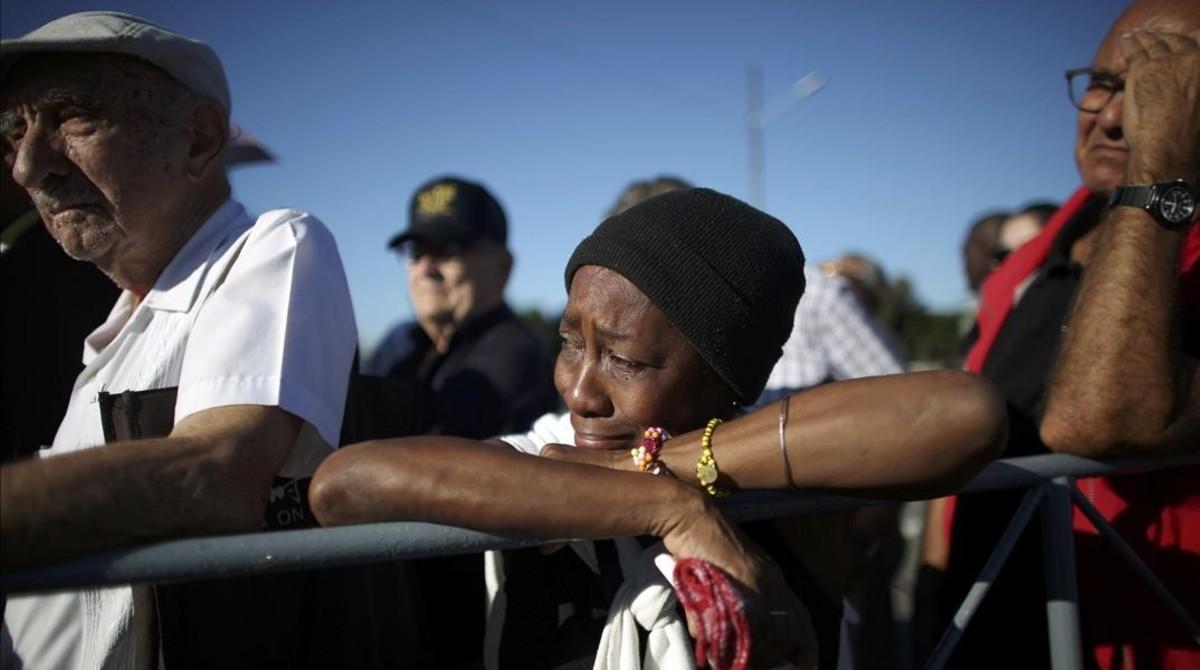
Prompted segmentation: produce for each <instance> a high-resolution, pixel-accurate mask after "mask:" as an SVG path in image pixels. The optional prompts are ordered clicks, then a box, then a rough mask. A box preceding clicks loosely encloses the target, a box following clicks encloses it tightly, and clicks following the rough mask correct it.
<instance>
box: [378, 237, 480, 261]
mask: <svg viewBox="0 0 1200 670" xmlns="http://www.w3.org/2000/svg"><path fill="white" fill-rule="evenodd" d="M468 248H470V246H469V245H466V244H463V243H461V242H433V241H429V240H409V241H408V242H405V243H404V244H402V245H400V247H399V248H398V249H396V252H397V253H398V254H400V257H401V258H403V259H405V260H407V261H409V262H410V263H415V262H417V261H419V260H421V258H422V257H424V256H429V257H430V258H431V259H432V260H435V261H445V260H449V259H451V258H458V257H459V256H462V255H463V252H465V251H466V250H467V249H468Z"/></svg>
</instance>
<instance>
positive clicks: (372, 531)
mask: <svg viewBox="0 0 1200 670" xmlns="http://www.w3.org/2000/svg"><path fill="white" fill-rule="evenodd" d="M1198 464H1200V454H1194V455H1185V456H1173V457H1168V458H1153V459H1149V458H1130V459H1119V460H1114V461H1095V460H1091V459H1087V458H1082V457H1078V456H1068V455H1064V454H1050V455H1043V456H1027V457H1022V458H1010V459H1004V460H999V461H996V462H994V463H991V464H990V465H988V466H987V467H986V468H984V469H983V470H982V471H981V472H980V473H979V474H978V475H976V476H975V477H974V478H973V479H972V480H971V481H970V482H968V483H967V484H966V485H965V486H963V487H962V488H961V489H960V492H963V493H968V492H975V491H990V490H996V489H1010V488H1029V492H1028V493H1027V494H1026V496H1025V499H1024V501H1023V502H1022V504H1021V506H1020V508H1019V509H1018V511H1017V512H1016V514H1015V515H1014V517H1013V519H1012V521H1011V522H1010V523H1009V526H1008V528H1007V529H1006V531H1005V533H1004V535H1003V536H1002V537H1001V539H1000V541H999V542H998V543H997V546H996V549H995V550H994V552H993V554H992V556H991V558H990V559H989V560H988V562H987V564H986V565H985V566H984V568H983V570H982V572H981V573H980V576H979V578H978V579H977V580H976V582H975V584H974V586H973V587H972V588H971V590H970V591H969V593H968V594H967V596H966V598H965V600H964V601H963V603H962V606H961V607H960V608H959V610H958V613H957V614H956V615H955V617H954V621H953V623H952V624H951V625H950V627H949V629H948V630H947V631H946V633H945V635H944V636H943V637H942V640H941V642H939V644H938V646H937V648H936V649H935V650H934V653H933V655H932V656H931V657H930V661H929V664H928V666H927V667H929V668H935V669H936V668H941V667H943V666H944V665H945V663H946V660H947V659H948V658H949V656H950V652H951V651H952V650H953V648H954V645H955V643H956V642H957V641H958V639H959V638H960V637H961V636H962V632H963V630H964V629H965V628H966V626H967V624H968V623H969V622H970V620H971V617H972V615H973V614H974V612H975V610H976V609H977V608H978V606H979V603H980V602H981V601H982V600H983V598H984V596H986V594H987V591H988V588H989V587H990V585H991V583H992V581H993V580H994V579H995V577H996V574H998V573H999V571H1000V568H1001V567H1002V566H1003V564H1004V561H1005V559H1006V558H1007V557H1008V554H1009V552H1011V550H1012V547H1013V545H1014V544H1015V543H1016V540H1017V538H1018V537H1019V535H1020V534H1021V531H1022V530H1023V529H1024V528H1025V526H1026V525H1027V524H1028V522H1029V520H1030V519H1031V518H1032V516H1033V513H1034V512H1035V511H1038V512H1040V514H1041V515H1042V516H1041V520H1042V529H1043V530H1042V532H1043V534H1044V541H1043V546H1045V547H1055V548H1056V550H1055V551H1047V552H1046V556H1045V558H1046V571H1047V585H1048V586H1049V588H1048V589H1047V593H1048V596H1047V616H1048V625H1049V632H1050V640H1051V656H1052V658H1051V662H1052V667H1053V668H1054V669H1055V670H1065V669H1068V668H1071V669H1073V668H1082V667H1083V661H1082V659H1083V656H1082V650H1081V647H1080V637H1079V613H1078V606H1077V597H1076V594H1075V589H1076V587H1075V557H1074V551H1073V549H1071V547H1073V543H1071V542H1069V541H1066V540H1067V539H1069V538H1070V537H1071V536H1072V532H1073V531H1072V529H1071V508H1070V505H1071V503H1074V504H1076V505H1078V506H1079V507H1080V509H1081V510H1083V512H1084V513H1085V514H1086V515H1087V516H1088V518H1089V519H1091V520H1092V522H1093V523H1094V524H1095V525H1096V527H1097V528H1098V529H1099V531H1100V534H1101V535H1102V536H1103V537H1105V538H1106V539H1108V540H1109V541H1110V542H1111V543H1112V544H1113V545H1114V547H1115V549H1116V551H1117V552H1118V553H1119V554H1120V555H1121V556H1122V557H1123V558H1124V559H1125V560H1126V561H1127V562H1129V563H1130V565H1131V566H1132V569H1133V570H1134V572H1135V574H1137V575H1138V576H1139V577H1140V578H1141V579H1142V580H1143V582H1144V583H1145V584H1146V587H1147V588H1148V589H1149V590H1150V591H1151V592H1152V593H1154V594H1155V595H1156V596H1157V597H1158V598H1159V599H1160V600H1162V601H1163V603H1164V605H1166V607H1167V608H1168V609H1169V610H1170V611H1171V612H1172V613H1173V614H1175V615H1176V617H1177V618H1179V620H1180V621H1181V623H1183V625H1184V626H1185V627H1186V628H1187V630H1188V631H1189V633H1190V634H1191V636H1192V637H1193V639H1195V640H1196V642H1197V644H1200V625H1197V623H1196V621H1195V618H1194V617H1193V616H1192V615H1191V614H1190V613H1189V612H1188V611H1187V609H1186V608H1184V606H1183V605H1182V604H1181V603H1179V601H1178V600H1177V599H1176V598H1175V597H1174V596H1173V595H1172V594H1171V593H1170V591H1168V590H1167V589H1166V588H1165V587H1164V586H1163V585H1162V583H1161V582H1159V581H1158V580H1157V578H1156V577H1154V575H1153V573H1151V571H1150V570H1149V568H1147V567H1146V565H1145V564H1144V563H1142V561H1141V560H1140V559H1139V558H1138V557H1137V555H1136V554H1135V553H1134V552H1133V550H1132V549H1131V548H1130V547H1129V546H1128V545H1127V544H1126V543H1125V542H1124V541H1123V540H1122V539H1121V538H1120V536H1119V535H1118V534H1117V533H1116V531H1115V530H1113V529H1112V528H1111V527H1110V526H1109V525H1108V524H1107V523H1105V522H1104V520H1103V518H1101V516H1100V514H1099V513H1098V512H1097V511H1096V510H1095V508H1093V507H1092V506H1091V504H1090V503H1089V502H1088V501H1087V499H1086V498H1084V497H1083V496H1082V495H1081V494H1079V492H1078V490H1077V489H1075V487H1074V486H1073V482H1074V479H1075V478H1077V477H1092V476H1098V475H1109V474H1117V473H1125V472H1135V471H1143V470H1154V469H1163V468H1170V467H1179V466H1184V465H1198ZM885 502H886V503H891V502H894V501H880V500H868V499H863V498H852V497H847V496H837V495H831V494H827V493H823V492H818V491H744V492H740V493H738V494H735V495H733V496H730V497H729V498H726V499H724V500H722V501H721V505H722V507H723V509H724V510H725V512H726V513H727V514H728V515H729V516H730V517H731V518H733V519H734V520H737V521H754V520H758V519H766V518H774V517H779V516H787V515H794V514H807V513H814V512H830V511H838V510H847V509H855V508H859V507H866V506H870V505H876V504H881V503H885ZM564 539H569V538H555V539H548V538H532V537H522V536H516V535H498V534H493V533H485V532H480V531H473V530H467V529H463V528H454V527H450V526H440V525H436V524H428V523H415V522H402V523H379V524H369V525H361V526H344V527H340V528H310V529H304V530H289V531H274V532H267V533H253V534H246V535H228V536H214V537H199V538H188V539H182V540H170V541H167V542H159V543H155V544H150V545H145V546H140V547H131V548H123V549H117V550H112V551H107V552H103V553H99V554H94V555H91V556H87V557H84V558H81V559H77V560H73V561H68V562H65V563H60V564H57V565H53V566H49V567H45V568H39V569H36V570H27V571H21V572H12V573H5V574H0V591H3V592H4V593H7V594H10V595H11V594H19V593H29V592H41V591H55V590H63V589H75V588H82V587H92V586H104V585H114V584H141V583H155V584H160V583H167V582H177V581H189V580H197V579H225V578H231V577H241V576H248V575H263V574H273V573H279V572H289V571H295V570H302V569H312V568H326V567H335V566H344V565H353V564H363V563H373V562H387V561H395V560H406V559H415V558H428V557H431V556H448V555H453V554H467V553H475V552H479V551H483V550H486V549H509V548H515V547H527V546H536V545H540V544H546V543H547V542H551V541H561V540H564ZM1064 547H1067V548H1068V550H1067V551H1064Z"/></svg>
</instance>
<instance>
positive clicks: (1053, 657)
mask: <svg viewBox="0 0 1200 670" xmlns="http://www.w3.org/2000/svg"><path fill="white" fill-rule="evenodd" d="M1071 486H1072V480H1071V478H1070V477H1055V478H1054V479H1053V480H1052V481H1051V482H1049V483H1047V484H1045V485H1044V487H1045V490H1046V497H1045V498H1044V499H1043V500H1042V506H1041V522H1042V560H1043V566H1044V568H1045V576H1046V625H1047V626H1048V628H1049V634H1050V667H1051V668H1053V669H1054V670H1081V669H1082V668H1083V647H1082V645H1081V643H1080V639H1079V586H1078V583H1077V580H1076V578H1075V532H1074V530H1073V529H1072V527H1071V494H1070V488H1071Z"/></svg>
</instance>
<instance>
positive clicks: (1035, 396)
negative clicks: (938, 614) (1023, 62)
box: [947, 0, 1200, 668]
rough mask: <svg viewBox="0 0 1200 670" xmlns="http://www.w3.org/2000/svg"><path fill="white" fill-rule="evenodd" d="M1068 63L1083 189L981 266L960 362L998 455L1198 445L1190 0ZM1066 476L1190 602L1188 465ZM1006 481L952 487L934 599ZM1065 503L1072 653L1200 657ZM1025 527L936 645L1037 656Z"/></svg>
mask: <svg viewBox="0 0 1200 670" xmlns="http://www.w3.org/2000/svg"><path fill="white" fill-rule="evenodd" d="M1067 79H1068V82H1069V93H1070V99H1071V102H1072V103H1073V104H1074V106H1075V108H1076V110H1077V127H1078V130H1077V135H1076V146H1075V158H1076V163H1077V165H1078V168H1079V173H1080V176H1081V177H1082V181H1083V187H1082V188H1081V189H1080V190H1079V191H1078V192H1077V193H1075V194H1074V195H1073V196H1072V197H1071V198H1070V199H1069V200H1068V202H1067V203H1066V204H1065V205H1064V206H1063V207H1062V208H1061V209H1060V210H1059V212H1058V213H1056V214H1055V215H1054V216H1053V217H1051V219H1050V220H1049V221H1048V222H1047V224H1046V227H1045V228H1044V230H1043V232H1042V233H1041V234H1040V235H1039V236H1038V237H1036V238H1034V239H1033V240H1031V241H1030V242H1028V243H1027V244H1026V245H1024V246H1023V247H1021V248H1020V249H1019V250H1017V251H1015V252H1014V253H1013V254H1012V255H1011V256H1010V257H1009V258H1008V259H1007V260H1006V261H1005V262H1004V264H1002V265H1001V266H1000V267H999V268H998V269H997V270H996V271H995V272H994V273H993V274H992V275H991V277H989V279H988V280H987V282H985V284H984V286H983V293H982V301H981V304H980V314H979V324H980V334H979V339H978V341H977V342H976V343H975V346H974V347H973V348H972V350H971V352H970V354H969V355H968V358H967V367H968V368H969V369H972V370H974V371H976V372H980V373H982V374H983V375H984V376H987V377H988V378H990V379H991V380H992V381H993V382H995V383H996V385H997V386H998V387H1000V389H1001V390H1002V391H1003V392H1004V393H1005V395H1006V397H1007V398H1008V401H1009V406H1010V426H1011V428H1010V439H1009V445H1008V450H1007V453H1006V455H1007V456H1023V455H1028V454H1036V453H1046V452H1047V451H1051V452H1061V453H1068V454H1077V455H1083V456H1088V457H1093V458H1101V459H1106V458H1112V457H1117V456H1129V455H1139V456H1154V455H1166V454H1173V453H1183V452H1189V451H1190V452H1195V451H1196V450H1197V449H1200V381H1198V380H1200V377H1197V376H1196V374H1195V372H1196V369H1197V359H1198V358H1200V226H1196V225H1195V220H1196V214H1197V207H1196V200H1197V194H1196V189H1197V187H1198V186H1200V3H1196V2H1195V1H1194V0H1165V1H1157V2H1136V3H1134V4H1133V5H1132V6H1131V7H1130V8H1129V9H1128V10H1126V12H1125V13H1124V14H1122V16H1121V17H1120V18H1119V19H1118V20H1117V22H1116V23H1115V24H1114V25H1113V27H1112V28H1111V29H1110V31H1109V33H1108V35H1107V36H1106V37H1105V38H1104V40H1103V41H1102V42H1101V44H1100V48H1099V50H1098V51H1097V53H1096V56H1095V59H1094V61H1093V62H1092V64H1091V66H1090V67H1086V68H1080V69H1076V70H1070V71H1068V72H1067ZM1018 295H1019V299H1018V298H1017V296H1018ZM1076 486H1077V488H1078V490H1079V491H1080V492H1081V493H1082V494H1083V496H1085V497H1086V498H1087V499H1088V500H1090V501H1091V504H1093V505H1094V506H1095V507H1096V508H1097V509H1098V510H1099V512H1100V513H1101V515H1103V516H1104V517H1105V518H1107V519H1108V520H1109V521H1110V522H1111V523H1112V524H1113V525H1114V527H1115V528H1116V529H1117V530H1118V532H1120V533H1121V534H1122V536H1123V537H1124V538H1125V540H1126V541H1127V542H1128V543H1129V544H1130V545H1131V546H1132V547H1133V549H1134V551H1136V552H1137V553H1138V554H1139V555H1140V556H1141V558H1142V559H1143V560H1144V561H1145V562H1146V564H1147V565H1148V566H1149V567H1150V568H1151V570H1152V571H1154V572H1155V573H1156V574H1157V575H1158V577H1159V579H1161V580H1162V581H1163V582H1164V583H1165V585H1166V587H1167V589H1168V590H1169V591H1171V592H1172V593H1174V594H1175V596H1176V597H1177V598H1178V599H1179V600H1180V601H1181V603H1182V604H1183V606H1184V607H1185V608H1188V609H1190V611H1192V612H1193V613H1194V612H1195V611H1196V610H1195V605H1196V603H1197V602H1200V468H1197V467H1194V466H1193V467H1177V468H1175V469H1171V470H1163V471H1155V472H1150V473H1139V474H1132V475H1121V476H1113V477H1105V478H1092V479H1082V480H1079V481H1078V482H1077V483H1076ZM1020 497H1021V492H1019V491H1018V492H1016V493H994V494H977V495H964V496H960V498H959V505H958V510H957V513H956V515H955V524H954V536H953V540H952V547H951V556H950V567H949V574H948V577H947V587H948V590H949V591H950V593H949V595H950V596H952V597H955V596H956V597H958V598H961V597H962V595H963V594H965V592H966V590H967V588H968V587H969V586H970V584H971V582H972V581H973V580H974V579H975V578H976V576H977V575H978V573H979V569H980V568H981V567H982V565H983V563H984V561H985V560H986V559H987V556H988V555H989V554H990V553H991V551H992V548H993V547H994V546H995V543H996V540H997V539H998V538H999V536H1000V533H1001V532H1002V531H1003V529H1004V527H1005V525H1006V524H1007V523H1008V520H1009V519H1010V518H1011V516H1012V514H1013V512H1014V511H1015V509H1016V506H1017V504H1018V503H1019V501H1020ZM1074 514H1075V519H1074V526H1075V543H1074V546H1075V552H1076V559H1077V564H1078V569H1079V580H1078V585H1079V601H1078V602H1079V611H1080V616H1081V619H1082V624H1083V626H1082V628H1083V630H1082V633H1083V645H1084V646H1085V647H1086V648H1087V649H1086V652H1087V653H1086V654H1085V658H1086V657H1089V656H1090V658H1091V661H1090V662H1094V663H1095V664H1096V665H1098V666H1099V667H1104V668H1108V667H1136V668H1143V667H1162V668H1183V667H1189V668H1195V667H1200V649H1198V648H1197V646H1196V641H1195V637H1194V636H1195V632H1189V631H1188V629H1187V628H1186V627H1185V626H1184V625H1182V624H1181V623H1179V621H1177V620H1176V618H1175V617H1173V616H1171V615H1170V614H1168V610H1167V609H1166V608H1165V607H1164V606H1163V605H1162V604H1160V603H1159V602H1158V601H1157V600H1156V599H1154V598H1153V597H1151V596H1150V595H1149V594H1148V592H1147V590H1146V589H1145V588H1144V587H1143V586H1142V585H1141V583H1140V582H1139V581H1138V580H1137V579H1136V578H1135V577H1133V575H1132V573H1131V572H1130V570H1129V568H1128V567H1126V566H1125V565H1124V564H1123V563H1122V561H1121V560H1120V559H1119V558H1118V556H1117V554H1116V552H1115V550H1114V549H1113V547H1111V546H1109V545H1108V544H1107V543H1106V542H1104V541H1103V540H1102V538H1100V537H1099V536H1098V535H1097V534H1096V531H1095V530H1094V529H1093V528H1092V527H1091V525H1090V523H1089V522H1087V521H1086V520H1085V517H1083V516H1082V515H1081V513H1080V512H1079V511H1075V512H1074ZM1037 526H1038V522H1037V518H1036V517H1035V518H1034V523H1032V524H1031V525H1030V527H1028V528H1027V529H1026V531H1025V533H1024V535H1023V537H1022V539H1021V540H1020V541H1019V543H1018V545H1017V547H1016V549H1015V550H1014V552H1013V554H1012V556H1011V557H1010V558H1009V560H1008V562H1007V563H1006V565H1005V567H1004V570H1003V571H1002V572H1001V573H1000V575H999V576H998V578H997V579H996V581H995V582H994V583H993V585H992V588H991V590H990V592H989V594H988V595H987V597H986V598H985V599H984V601H983V603H982V605H981V607H980V609H979V610H978V613H977V615H976V616H975V618H974V619H973V620H972V621H971V624H970V627H969V628H967V630H966V633H965V635H964V636H963V638H962V640H961V644H960V645H959V649H957V650H956V651H955V654H954V656H952V657H951V663H952V664H953V665H955V666H956V667H1045V666H1046V665H1048V662H1049V661H1048V659H1049V656H1048V644H1049V641H1048V639H1047V638H1048V636H1047V632H1046V631H1047V627H1046V615H1045V612H1046V604H1045V603H1046V592H1045V589H1044V587H1043V580H1044V576H1043V573H1044V567H1043V566H1044V564H1043V562H1042V546H1041V541H1042V538H1041V535H1040V529H1039V528H1038V527H1037ZM1053 595H1054V597H1055V598H1060V599H1061V598H1064V597H1066V596H1064V594H1053ZM1068 599H1069V598H1068ZM955 605H957V603H955ZM1193 616H1194V614H1193ZM1058 644H1059V645H1061V644H1062V642H1061V641H1060V642H1058ZM1058 651H1059V652H1060V653H1061V652H1062V649H1061V648H1060V649H1059V650H1058Z"/></svg>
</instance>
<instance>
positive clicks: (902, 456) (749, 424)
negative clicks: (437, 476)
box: [543, 370, 1008, 498]
mask: <svg viewBox="0 0 1200 670" xmlns="http://www.w3.org/2000/svg"><path fill="white" fill-rule="evenodd" d="M786 402H788V403H789V409H788V416H787V426H786V431H785V443H786V447H787V451H788V463H789V464H790V466H791V474H792V480H793V481H794V482H795V484H796V486H797V488H821V489H828V490H831V491H836V492H839V493H844V494H852V495H863V496H883V497H896V498H917V497H933V496H938V495H943V494H945V493H949V492H951V491H953V490H954V489H955V488H957V487H958V486H959V485H961V484H962V483H964V482H965V481H967V479H969V478H970V477H971V476H972V475H974V474H975V473H976V472H977V471H978V470H979V469H980V468H982V467H983V466H984V464H986V463H987V462H988V461H990V460H992V459H993V458H996V457H997V456H999V455H1000V452H1001V450H1002V449H1003V448H1004V441H1005V438H1006V436H1007V431H1008V421H1007V416H1006V414H1005V411H1004V403H1003V400H1002V398H1001V397H1000V394H999V392H997V391H996V390H995V388H994V387H992V386H991V384H989V383H988V382H986V381H984V380H983V379H981V378H979V377H976V376H973V375H968V374H966V373H963V372H958V371H955V370H938V371H930V372H914V373H908V374H902V375H889V376H886V377H870V378H864V379H854V380H849V381H843V382H837V383H834V384H826V385H824V386H819V387H816V388H813V389H809V390H807V391H803V392H801V393H797V394H796V395H793V396H791V397H790V398H788V399H787V400H786ZM779 419H780V406H779V404H778V403H775V404H772V405H768V406H767V407H764V408H762V409H759V410H758V411H755V412H753V413H751V414H749V415H747V416H744V417H741V418H738V419H735V420H733V421H729V422H726V423H724V424H722V425H721V426H719V427H718V428H717V431H716V433H715V435H714V437H713V441H712V444H713V452H714V454H715V456H716V460H717V463H718V465H719V467H720V471H721V473H722V476H723V477H725V478H727V479H728V482H729V483H730V484H732V485H734V486H736V487H737V488H741V489H781V488H787V486H788V482H787V478H786V474H785V471H784V466H783V458H782V456H781V454H780V444H779ZM701 432H702V431H694V432H691V433H688V434H686V435H681V436H679V437H676V438H674V439H672V440H670V441H668V442H667V443H666V445H665V447H664V448H663V456H662V460H663V462H664V463H666V465H667V467H668V468H669V469H670V470H671V472H673V473H675V475H676V476H678V477H679V478H680V479H682V480H683V481H686V482H688V483H690V484H693V485H695V484H696V477H695V468H696V461H697V459H698V458H699V456H700V436H701ZM543 455H544V456H549V457H551V458H555V459H562V460H575V461H583V462H590V463H593V464H596V465H605V466H607V467H612V468H617V469H624V468H628V467H629V463H630V460H629V457H628V454H600V453H596V452H595V451H589V452H587V453H585V452H584V451H583V450H579V449H571V448H569V447H559V446H556V445H550V446H549V447H547V448H546V450H544V451H543Z"/></svg>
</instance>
